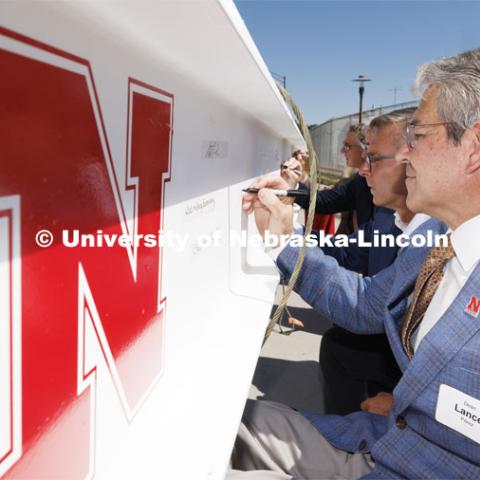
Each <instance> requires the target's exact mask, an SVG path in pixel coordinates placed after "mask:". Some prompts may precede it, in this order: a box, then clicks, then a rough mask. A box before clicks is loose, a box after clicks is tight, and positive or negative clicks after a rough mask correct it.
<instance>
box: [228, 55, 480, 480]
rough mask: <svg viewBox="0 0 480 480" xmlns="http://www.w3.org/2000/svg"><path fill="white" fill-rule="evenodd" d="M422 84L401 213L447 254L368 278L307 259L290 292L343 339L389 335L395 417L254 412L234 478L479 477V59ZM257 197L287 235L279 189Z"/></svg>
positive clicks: (261, 215)
mask: <svg viewBox="0 0 480 480" xmlns="http://www.w3.org/2000/svg"><path fill="white" fill-rule="evenodd" d="M416 83H417V87H418V88H419V90H421V91H422V97H421V103H420V106H419V108H418V110H417V112H416V114H415V116H414V118H413V121H412V122H411V123H410V124H408V125H407V128H406V138H407V145H406V146H405V148H404V151H403V157H404V161H405V163H406V164H407V189H408V197H407V205H408V207H409V208H410V209H411V210H413V211H416V212H424V213H427V214H429V215H434V216H436V217H438V218H439V219H441V221H442V222H445V223H442V222H440V221H438V220H436V219H431V220H429V221H427V222H425V224H423V225H422V226H420V227H419V229H417V233H419V234H420V233H426V231H427V230H430V231H432V230H434V231H435V230H436V231H438V232H444V231H445V230H446V229H447V228H448V229H449V230H450V231H451V235H450V240H451V244H450V245H449V246H448V247H446V248H445V247H443V248H440V247H438V248H437V247H434V248H431V249H428V248H414V247H409V248H406V249H404V251H403V252H402V253H401V254H400V255H399V256H398V258H397V259H396V261H395V262H394V263H393V265H392V266H391V267H389V268H387V269H385V270H383V271H382V272H380V273H379V274H378V275H376V276H374V277H372V278H367V279H364V278H360V277H358V276H356V275H355V274H353V273H351V272H347V271H345V270H343V269H341V268H339V267H338V264H336V262H334V261H332V260H331V259H329V258H328V257H327V256H324V255H323V254H322V252H321V251H319V249H307V253H306V256H305V263H304V267H303V269H302V271H301V273H300V275H299V278H298V280H297V287H296V288H297V291H298V292H299V293H300V295H302V297H304V298H305V300H306V301H307V302H309V303H310V304H311V305H312V306H313V307H314V308H315V309H318V310H319V311H321V312H322V313H323V314H325V315H329V316H331V317H332V318H333V319H334V321H335V322H337V323H339V324H341V325H342V326H343V327H344V328H346V329H349V330H352V331H354V332H358V333H367V334H368V333H378V332H382V331H384V332H386V334H387V336H388V338H389V341H390V344H391V347H392V351H393V352H394V355H395V357H396V359H397V361H398V363H399V366H400V368H401V370H402V371H403V376H402V378H401V380H400V382H399V384H398V385H397V387H396V389H395V391H394V405H393V408H392V411H391V413H390V415H389V416H388V417H381V416H378V415H373V414H369V413H366V412H359V413H354V414H351V415H348V416H345V417H341V416H329V415H316V414H312V413H309V412H298V411H295V410H292V409H288V408H286V407H283V406H280V405H277V404H273V405H272V404H268V403H265V405H264V406H262V403H263V402H256V403H252V404H250V405H249V406H248V408H247V410H246V413H245V416H244V419H243V422H242V425H241V427H240V431H239V436H238V439H237V443H236V446H235V449H234V455H233V457H232V465H233V467H234V468H236V469H238V470H240V471H241V470H256V471H255V472H253V473H251V472H247V473H245V472H233V473H232V476H231V478H237V477H238V478H243V477H245V478H262V479H267V478H277V479H292V478H296V479H312V480H313V479H320V478H321V479H332V478H359V477H362V478H369V479H373V478H420V477H421V478H444V479H447V478H449V479H452V478H471V479H476V478H480V374H479V372H480V266H479V262H480V243H479V242H478V241H477V238H478V237H479V235H480V49H477V50H472V51H469V52H465V53H463V54H460V55H457V56H454V57H450V58H446V59H442V60H439V61H436V62H431V63H428V64H426V65H424V66H422V67H421V68H420V69H419V71H418V75H417V82H416ZM257 186H258V187H259V188H261V190H260V192H259V194H258V198H256V199H255V200H254V202H253V203H254V204H255V205H256V206H257V207H258V208H255V217H256V222H257V226H258V228H259V230H260V231H261V232H263V231H265V230H266V229H268V230H269V231H270V233H276V234H289V233H292V231H293V227H292V220H291V207H290V206H289V205H286V204H285V203H282V202H281V201H280V200H279V199H278V198H277V197H276V196H275V195H273V194H272V193H271V192H270V191H269V190H268V187H274V186H275V182H274V181H272V180H269V179H263V180H261V181H260V182H259V183H258V185H257ZM265 187H267V188H265ZM245 203H246V204H247V205H246V206H247V208H248V205H249V204H250V205H252V198H250V197H247V198H246V199H245ZM445 224H446V225H445ZM298 254H299V249H298V248H296V247H294V246H293V245H287V246H286V247H285V248H284V249H283V250H282V251H281V253H280V254H279V256H278V258H277V261H276V263H277V266H278V268H279V270H280V272H281V274H282V275H283V276H284V277H285V278H288V277H289V276H290V275H291V273H292V271H293V269H294V265H295V262H296V259H297V258H298ZM259 471H262V472H261V473H260V472H259Z"/></svg>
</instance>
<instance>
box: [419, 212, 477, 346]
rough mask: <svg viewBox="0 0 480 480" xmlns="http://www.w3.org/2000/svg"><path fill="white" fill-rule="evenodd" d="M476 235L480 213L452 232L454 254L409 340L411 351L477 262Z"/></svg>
mask: <svg viewBox="0 0 480 480" xmlns="http://www.w3.org/2000/svg"><path fill="white" fill-rule="evenodd" d="M479 234H480V215H478V216H476V217H473V218H471V219H470V220H467V221H466V222H465V223H463V224H462V225H460V226H459V227H458V228H457V229H456V230H455V231H453V232H452V237H451V239H452V246H453V250H454V251H455V257H453V258H452V259H450V260H449V261H448V262H447V264H446V266H445V270H444V275H443V278H442V280H441V282H440V285H439V286H438V289H437V291H436V292H435V294H434V295H433V298H432V301H431V302H430V305H429V306H428V308H427V311H426V312H425V316H424V318H423V320H422V323H420V325H419V326H418V328H417V329H416V330H415V331H414V332H413V334H412V337H411V340H410V341H411V345H412V348H413V351H415V350H416V349H417V348H418V346H419V345H420V343H421V341H422V339H423V337H424V336H425V335H426V334H427V333H428V332H429V331H430V330H431V328H432V327H433V326H434V325H435V324H436V323H437V321H438V320H439V319H440V318H441V316H442V315H443V314H444V313H445V311H446V310H447V308H448V307H449V306H450V305H451V303H452V302H453V301H454V300H455V297H456V296H457V295H458V294H459V293H460V290H461V289H462V288H463V286H464V285H465V283H466V282H467V280H468V277H470V275H471V273H472V272H473V270H474V269H475V267H476V266H477V264H478V262H479V261H480V242H478V240H477V239H478V236H479ZM410 300H411V298H410Z"/></svg>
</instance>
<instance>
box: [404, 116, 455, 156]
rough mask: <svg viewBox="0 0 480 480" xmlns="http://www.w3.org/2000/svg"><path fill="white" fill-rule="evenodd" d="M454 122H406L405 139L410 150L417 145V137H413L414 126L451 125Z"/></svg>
mask: <svg viewBox="0 0 480 480" xmlns="http://www.w3.org/2000/svg"><path fill="white" fill-rule="evenodd" d="M453 123H456V122H437V123H413V122H407V123H406V124H405V141H406V142H407V147H408V150H409V151H410V152H412V151H413V149H414V148H415V147H416V146H417V142H418V139H416V138H415V128H416V127H439V126H441V125H451V124H453Z"/></svg>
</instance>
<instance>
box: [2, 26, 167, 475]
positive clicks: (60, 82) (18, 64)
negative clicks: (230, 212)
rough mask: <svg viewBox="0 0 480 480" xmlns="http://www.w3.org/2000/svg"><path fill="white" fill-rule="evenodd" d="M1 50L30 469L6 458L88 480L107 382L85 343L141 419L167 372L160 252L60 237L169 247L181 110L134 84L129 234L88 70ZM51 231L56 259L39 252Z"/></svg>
mask: <svg viewBox="0 0 480 480" xmlns="http://www.w3.org/2000/svg"><path fill="white" fill-rule="evenodd" d="M0 48H1V50H0V70H1V71H2V75H1V76H0V91H2V92H3V94H2V96H3V98H4V99H5V101H3V100H2V105H1V107H0V148H1V158H2V168H1V170H2V174H1V177H0V200H1V199H2V198H3V197H4V198H13V197H15V198H18V199H19V210H20V216H19V231H20V232H21V235H20V237H19V245H18V251H19V252H20V255H21V256H20V257H19V259H18V260H20V258H21V274H22V276H21V321H22V341H21V361H22V433H23V438H22V439H21V442H22V443H21V444H22V448H23V456H22V457H21V459H20V460H19V461H18V462H17V463H16V464H15V465H14V466H13V468H10V465H8V463H7V460H8V458H5V459H3V461H2V463H0V475H1V474H2V473H5V472H6V471H7V469H10V470H8V474H7V476H8V477H9V478H16V477H28V478H35V477H49V478H51V477H61V476H63V477H68V478H83V477H85V476H89V475H91V474H92V469H93V458H92V455H91V454H90V453H89V452H90V441H91V439H90V436H91V435H92V434H93V432H92V431H91V428H90V424H91V422H92V421H93V420H94V419H93V418H92V417H91V416H92V415H93V413H92V412H91V411H90V404H91V400H92V395H94V391H93V390H92V388H89V387H94V386H95V375H96V363H95V359H92V358H89V349H88V341H86V338H87V336H88V333H87V332H88V331H89V330H91V331H92V332H94V333H95V337H96V339H97V342H98V343H97V344H98V345H100V348H101V352H102V354H103V357H104V359H105V361H106V364H107V366H108V369H109V372H110V374H111V376H112V379H113V381H114V384H115V388H116V390H117V393H118V397H119V399H120V401H121V403H122V406H123V408H124V411H125V414H126V416H127V418H128V419H129V420H130V419H131V418H132V417H133V416H134V414H135V412H136V411H137V409H138V408H139V406H140V404H141V402H142V400H143V399H144V398H145V395H146V394H147V393H148V391H149V389H150V388H151V387H152V385H153V383H154V382H155V380H156V379H157V378H158V376H159V375H160V373H161V368H162V345H163V317H164V305H165V299H163V298H162V297H161V292H160V276H161V250H159V249H158V248H149V247H147V246H145V245H144V243H143V242H140V243H139V245H138V246H135V245H132V246H130V247H126V248H125V247H121V246H119V245H118V243H116V244H115V246H114V247H111V248H110V247H106V246H104V247H102V248H80V247H77V248H67V247H65V246H63V245H62V244H61V239H62V232H63V231H64V230H68V231H70V232H71V231H74V230H78V233H79V235H82V234H90V235H94V236H97V235H109V236H110V237H111V238H113V237H114V236H119V235H122V234H127V235H130V236H133V235H134V234H136V235H138V236H141V235H143V236H145V235H155V236H158V232H159V230H161V229H162V208H163V199H164V194H163V191H164V189H163V187H164V183H165V181H168V179H169V174H170V146H171V135H172V122H173V97H172V96H171V95H170V94H168V93H166V92H163V91H161V90H158V89H156V88H153V87H150V86H148V85H145V84H142V83H141V82H138V81H134V80H130V81H129V84H128V105H129V110H128V122H127V125H128V127H127V145H126V152H127V153H126V159H125V161H126V177H127V178H126V182H125V190H129V191H131V193H132V195H133V198H134V202H133V203H134V206H133V211H134V214H133V215H132V219H133V220H132V221H131V222H130V223H129V224H127V216H126V213H125V211H124V206H123V201H122V196H121V191H120V188H119V186H118V182H117V178H116V176H115V169H114V167H113V162H112V158H111V154H110V147H109V142H108V139H107V135H106V131H105V127H104V125H103V119H102V114H101V111H100V105H99V101H98V99H97V96H96V92H95V86H94V82H93V75H92V72H91V70H90V67H89V64H88V62H87V61H85V60H82V59H79V58H76V57H74V56H72V55H69V54H66V53H64V52H60V51H58V50H55V49H53V48H51V47H48V46H46V45H43V44H39V43H37V42H35V41H32V40H30V39H27V38H25V37H22V36H20V35H17V34H15V33H13V32H10V31H7V30H1V29H0ZM117 137H118V135H115V138H117ZM112 138H113V137H112ZM7 196H8V197H7ZM128 225H129V226H130V228H128ZM41 229H46V230H49V231H50V232H51V233H52V234H53V237H54V239H55V241H54V243H53V244H52V246H50V247H49V248H41V247H39V246H38V245H37V243H36V241H35V235H36V233H37V232H38V231H39V230H41ZM13 261H15V259H13ZM18 363H19V362H18ZM12 458H13V457H12ZM10 461H11V460H10Z"/></svg>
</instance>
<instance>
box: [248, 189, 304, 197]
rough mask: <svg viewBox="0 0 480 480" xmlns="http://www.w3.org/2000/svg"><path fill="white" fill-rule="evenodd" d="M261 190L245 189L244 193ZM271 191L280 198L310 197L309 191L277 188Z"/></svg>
mask: <svg viewBox="0 0 480 480" xmlns="http://www.w3.org/2000/svg"><path fill="white" fill-rule="evenodd" d="M259 190H260V189H259V188H244V189H243V190H242V192H245V193H258V191H259ZM269 190H270V191H271V192H272V193H273V194H274V195H277V196H278V197H308V196H309V195H310V193H309V192H307V190H279V189H275V188H270V189H269Z"/></svg>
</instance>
